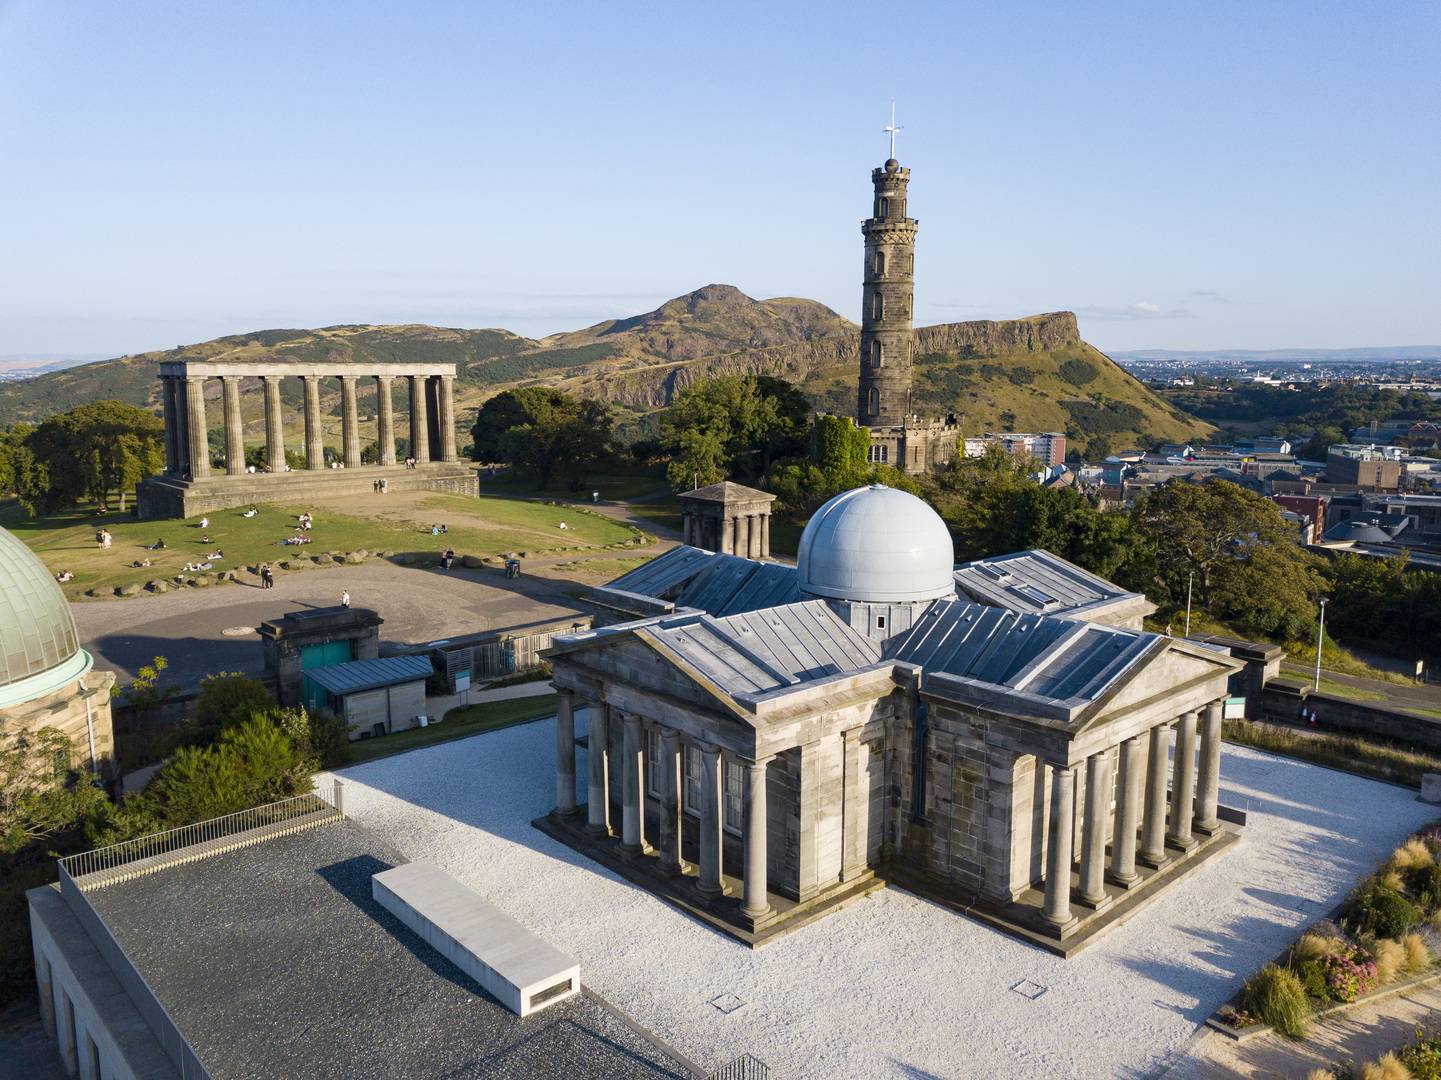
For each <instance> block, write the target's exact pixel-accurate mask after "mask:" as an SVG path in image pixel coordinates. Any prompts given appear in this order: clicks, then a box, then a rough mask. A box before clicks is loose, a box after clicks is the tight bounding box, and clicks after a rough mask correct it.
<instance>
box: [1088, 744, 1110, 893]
mask: <svg viewBox="0 0 1441 1080" xmlns="http://www.w3.org/2000/svg"><path fill="white" fill-rule="evenodd" d="M1110 809H1111V755H1110V752H1109V751H1106V750H1103V751H1101V752H1100V753H1099V754H1092V755H1091V756H1090V757H1088V758H1087V759H1086V812H1085V820H1084V822H1083V823H1082V831H1081V901H1082V903H1084V904H1085V905H1086V906H1087V907H1090V908H1094V909H1095V910H1097V911H1099V910H1100V909H1101V908H1103V907H1105V906H1106V905H1107V904H1109V903H1110V902H1111V898H1110V897H1109V896H1107V895H1106V816H1107V815H1108V814H1109V813H1110Z"/></svg>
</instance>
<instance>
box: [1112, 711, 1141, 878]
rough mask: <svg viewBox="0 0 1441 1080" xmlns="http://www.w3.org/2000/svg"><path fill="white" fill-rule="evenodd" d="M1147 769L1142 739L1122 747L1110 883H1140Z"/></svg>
mask: <svg viewBox="0 0 1441 1080" xmlns="http://www.w3.org/2000/svg"><path fill="white" fill-rule="evenodd" d="M1145 772H1146V767H1145V763H1144V761H1143V759H1142V749H1141V737H1140V736H1139V735H1135V736H1132V737H1131V738H1129V739H1127V740H1126V741H1125V742H1123V743H1122V744H1121V775H1120V778H1119V781H1120V782H1119V783H1118V784H1117V785H1116V828H1115V832H1114V834H1113V835H1112V837H1111V873H1110V875H1109V880H1110V881H1111V882H1112V883H1113V884H1115V885H1120V886H1121V887H1122V888H1130V886H1132V885H1134V884H1135V883H1136V882H1137V881H1139V880H1140V875H1139V874H1137V873H1136V822H1137V818H1138V817H1139V811H1140V808H1141V779H1142V777H1143V776H1145Z"/></svg>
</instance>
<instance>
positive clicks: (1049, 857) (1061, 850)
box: [1041, 765, 1076, 933]
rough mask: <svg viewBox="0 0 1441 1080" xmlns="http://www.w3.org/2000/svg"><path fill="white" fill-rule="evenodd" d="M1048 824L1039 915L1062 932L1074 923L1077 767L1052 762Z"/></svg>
mask: <svg viewBox="0 0 1441 1080" xmlns="http://www.w3.org/2000/svg"><path fill="white" fill-rule="evenodd" d="M1049 768H1050V770H1051V827H1050V830H1049V833H1048V835H1047V837H1046V899H1045V906H1044V908H1043V909H1042V912H1041V914H1042V915H1043V916H1044V918H1045V920H1046V922H1048V923H1050V924H1051V926H1053V927H1055V928H1056V929H1057V930H1060V931H1061V932H1063V933H1064V932H1065V931H1066V930H1069V929H1070V928H1071V927H1072V926H1074V925H1075V922H1076V917H1075V916H1074V915H1072V914H1071V833H1072V830H1073V828H1074V823H1075V819H1076V769H1075V767H1074V766H1070V765H1051V766H1049Z"/></svg>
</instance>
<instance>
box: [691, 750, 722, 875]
mask: <svg viewBox="0 0 1441 1080" xmlns="http://www.w3.org/2000/svg"><path fill="white" fill-rule="evenodd" d="M699 749H700V763H701V775H700V878H699V880H698V881H697V882H696V888H697V889H698V890H699V891H700V892H701V894H702V895H704V896H719V895H720V894H721V893H723V892H725V881H724V879H723V877H722V874H723V869H722V859H723V857H724V855H723V849H724V839H725V838H724V833H723V830H724V827H725V818H724V816H723V814H722V811H721V776H722V774H721V752H720V747H717V746H710V745H708V744H706V743H701V744H700V747H699Z"/></svg>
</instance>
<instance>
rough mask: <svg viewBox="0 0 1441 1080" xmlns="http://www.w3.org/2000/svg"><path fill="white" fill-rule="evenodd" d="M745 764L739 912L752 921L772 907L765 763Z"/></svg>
mask: <svg viewBox="0 0 1441 1080" xmlns="http://www.w3.org/2000/svg"><path fill="white" fill-rule="evenodd" d="M768 761H770V759H769V758H765V759H763V760H761V761H748V762H746V764H745V777H746V782H745V783H746V786H745V842H746V879H745V902H744V903H743V904H742V905H741V912H742V913H743V914H745V915H747V916H748V917H750V918H751V919H756V920H759V919H762V918H764V917H765V916H767V915H769V914H770V911H771V904H770V899H769V892H768V890H767V888H766V846H767V843H766V842H767V835H766V763H767V762H768Z"/></svg>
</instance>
